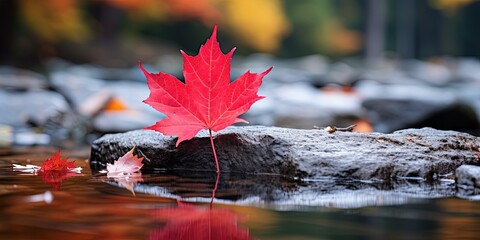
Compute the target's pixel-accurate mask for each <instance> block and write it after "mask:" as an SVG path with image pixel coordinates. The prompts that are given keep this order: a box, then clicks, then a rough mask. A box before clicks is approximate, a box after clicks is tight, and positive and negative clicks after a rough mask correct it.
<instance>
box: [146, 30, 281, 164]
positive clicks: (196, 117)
mask: <svg viewBox="0 0 480 240" xmlns="http://www.w3.org/2000/svg"><path fill="white" fill-rule="evenodd" d="M216 38H217V26H215V27H214V29H213V33H212V36H211V37H210V38H209V39H208V40H207V42H206V43H205V44H204V45H202V46H201V47H200V51H199V54H198V55H197V56H189V55H187V54H186V53H185V52H183V51H181V53H182V55H183V59H184V63H183V75H184V77H185V83H182V82H181V81H180V80H178V79H177V78H175V77H174V76H172V75H169V74H166V73H162V72H160V73H158V74H153V73H149V72H147V71H146V70H145V68H143V66H142V64H141V63H140V64H139V65H140V68H141V69H142V71H143V73H144V74H145V76H146V78H147V83H148V87H149V89H150V96H149V97H148V98H147V99H145V100H144V102H145V103H147V104H148V105H150V106H152V107H153V108H155V109H156V110H158V111H160V112H162V113H164V114H166V115H167V118H165V119H163V120H161V121H159V122H157V123H156V124H155V125H153V126H150V127H147V128H146V129H152V130H155V131H159V132H161V133H163V134H165V135H168V136H178V140H177V143H176V146H178V145H179V144H180V143H181V142H183V141H185V140H189V139H191V138H193V137H194V136H195V135H196V134H197V133H198V131H200V130H202V129H208V130H209V133H210V141H211V144H212V150H213V154H214V157H215V162H216V164H217V172H220V168H219V166H218V158H217V155H216V153H215V146H214V144H213V138H212V131H215V132H216V131H220V130H222V129H224V128H226V127H228V126H230V125H232V124H233V123H236V122H246V121H245V120H243V119H240V118H238V116H239V115H240V114H243V113H245V112H246V111H248V109H250V107H251V106H252V104H253V103H255V102H256V101H258V100H260V99H262V98H263V97H261V96H258V95H257V92H258V88H259V87H260V85H261V84H262V79H263V77H264V76H265V75H266V74H267V73H269V72H270V70H271V69H272V68H269V69H267V70H266V71H264V72H263V73H260V74H256V73H251V72H250V71H248V72H246V73H244V74H243V75H241V76H240V77H239V78H238V79H236V80H235V81H233V82H232V83H230V62H231V59H232V55H233V52H234V51H235V48H234V49H232V50H230V52H228V53H227V54H223V53H222V51H221V49H220V46H219V43H218V42H217V39H216Z"/></svg>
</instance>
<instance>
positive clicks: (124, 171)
mask: <svg viewBox="0 0 480 240" xmlns="http://www.w3.org/2000/svg"><path fill="white" fill-rule="evenodd" d="M134 149H135V147H133V148H132V149H131V150H130V151H128V152H127V153H126V154H125V155H123V156H122V157H120V158H119V159H118V160H117V161H115V162H114V163H113V164H110V163H107V172H108V175H107V176H109V177H114V176H123V175H129V174H133V173H135V172H138V171H140V169H141V168H142V166H143V164H142V160H143V157H137V156H135V155H133V150H134Z"/></svg>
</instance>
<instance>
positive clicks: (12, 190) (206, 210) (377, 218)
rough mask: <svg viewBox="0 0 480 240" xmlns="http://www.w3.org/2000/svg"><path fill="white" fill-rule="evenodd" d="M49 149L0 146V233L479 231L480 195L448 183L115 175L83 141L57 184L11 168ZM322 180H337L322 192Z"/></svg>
mask: <svg viewBox="0 0 480 240" xmlns="http://www.w3.org/2000/svg"><path fill="white" fill-rule="evenodd" d="M54 152H55V149H48V148H47V149H38V148H37V149H35V148H34V149H7V150H1V151H0V155H1V156H0V211H1V212H0V214H1V216H2V217H1V218H0V238H1V239H67V238H68V239H70V240H74V239H478V236H480V227H479V226H480V203H479V202H476V201H468V200H463V199H459V198H456V197H452V196H451V190H452V187H453V186H452V184H451V183H449V182H446V183H439V184H437V185H429V186H427V187H425V186H423V187H418V184H417V183H412V184H411V185H405V186H411V187H405V188H406V189H404V190H402V191H400V194H399V193H398V192H397V193H393V192H392V191H391V189H389V187H388V186H382V184H381V183H362V184H368V186H363V187H362V188H361V189H355V188H358V184H351V183H348V182H344V183H342V182H341V181H339V180H329V179H317V180H314V181H307V182H304V181H299V180H292V179H284V178H281V177H279V176H271V175H253V176H252V175H238V174H237V175H236V174H228V173H225V174H222V175H221V176H220V177H219V178H217V177H216V175H215V174H212V173H198V172H162V171H158V172H150V173H142V176H141V177H140V178H137V179H129V180H128V181H124V182H121V181H115V180H114V179H109V178H107V177H106V176H105V175H104V174H100V173H97V172H93V173H92V172H91V171H90V169H89V167H88V162H87V158H88V155H89V152H88V149H84V150H80V151H73V152H63V153H62V155H64V156H68V157H70V159H73V160H75V161H76V164H77V165H78V166H82V167H83V171H82V173H81V174H76V175H75V176H71V177H69V178H67V179H63V181H61V182H54V181H49V180H46V179H45V178H44V176H41V175H32V174H29V173H23V172H19V171H14V170H13V168H12V163H17V164H23V165H25V164H27V163H29V164H38V165H41V163H42V162H43V161H44V160H45V159H46V158H48V157H49V156H50V155H52V154H53V153H54ZM217 180H218V181H217ZM422 184H425V183H422ZM326 185H332V186H338V185H340V186H339V187H337V188H334V190H331V189H330V190H329V189H326V188H325V186H326ZM215 186H217V189H216V191H215V198H214V199H213V203H212V205H210V204H211V201H212V199H211V196H212V191H213V190H214V188H215ZM402 186H403V185H402ZM430 188H433V189H437V190H438V189H439V188H440V190H441V191H426V192H425V193H422V194H420V196H421V197H415V195H414V194H413V193H412V191H411V190H409V189H430ZM335 189H336V190H335ZM432 192H433V193H435V194H431V193H432ZM439 192H440V194H438V193H439ZM429 194H431V195H429ZM442 194H443V196H442Z"/></svg>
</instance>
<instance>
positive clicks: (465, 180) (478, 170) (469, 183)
mask: <svg viewBox="0 0 480 240" xmlns="http://www.w3.org/2000/svg"><path fill="white" fill-rule="evenodd" d="M455 180H456V183H457V191H458V193H457V196H458V197H461V198H467V199H471V200H480V166H474V165H462V166H460V167H459V168H457V170H456V171H455Z"/></svg>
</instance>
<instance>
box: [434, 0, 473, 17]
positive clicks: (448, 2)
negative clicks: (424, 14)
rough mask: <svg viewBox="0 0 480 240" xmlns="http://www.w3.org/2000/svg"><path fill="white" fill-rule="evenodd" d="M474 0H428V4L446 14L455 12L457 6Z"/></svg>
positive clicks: (462, 5) (459, 6) (460, 6)
mask: <svg viewBox="0 0 480 240" xmlns="http://www.w3.org/2000/svg"><path fill="white" fill-rule="evenodd" d="M475 1H476V0H430V5H432V7H434V8H437V9H439V10H441V11H443V12H445V13H447V14H453V13H455V12H456V11H457V10H458V9H459V8H462V7H464V6H466V5H468V4H470V3H472V2H475Z"/></svg>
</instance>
